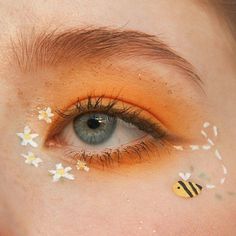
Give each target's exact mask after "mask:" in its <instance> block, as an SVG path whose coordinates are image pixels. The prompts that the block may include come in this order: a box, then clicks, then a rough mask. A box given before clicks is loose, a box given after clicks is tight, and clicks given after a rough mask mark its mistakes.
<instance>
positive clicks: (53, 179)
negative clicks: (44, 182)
mask: <svg viewBox="0 0 236 236" xmlns="http://www.w3.org/2000/svg"><path fill="white" fill-rule="evenodd" d="M60 178H61V176H60V175H57V174H55V175H53V177H52V181H53V182H57V181H58V180H59V179H60Z"/></svg>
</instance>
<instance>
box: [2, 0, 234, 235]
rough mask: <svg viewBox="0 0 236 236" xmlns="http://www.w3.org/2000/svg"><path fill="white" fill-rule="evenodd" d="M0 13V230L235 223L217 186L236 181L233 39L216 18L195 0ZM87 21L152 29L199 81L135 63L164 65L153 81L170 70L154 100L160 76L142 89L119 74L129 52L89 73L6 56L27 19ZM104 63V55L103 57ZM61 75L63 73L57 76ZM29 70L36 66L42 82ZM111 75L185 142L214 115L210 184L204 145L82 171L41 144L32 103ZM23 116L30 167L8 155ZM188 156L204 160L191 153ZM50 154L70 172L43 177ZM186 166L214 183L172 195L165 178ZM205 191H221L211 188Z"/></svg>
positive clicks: (59, 101)
mask: <svg viewBox="0 0 236 236" xmlns="http://www.w3.org/2000/svg"><path fill="white" fill-rule="evenodd" d="M0 16H1V17H0V28H1V34H0V48H1V51H0V60H1V63H0V114H1V116H0V124H1V126H0V133H1V134H2V136H1V139H0V150H1V154H0V166H1V178H0V235H3V236H8V235H9V236H21V235H22V236H23V235H24V236H28V235H29V236H38V235H49V236H50V235H58V236H61V235H70V236H77V235H84V236H87V235H88V236H90V235H114V236H116V235H117V236H118V235H134V236H135V235H234V234H235V233H236V227H235V221H234V220H233V219H235V218H236V201H235V200H236V196H233V195H229V194H228V192H236V189H235V186H236V173H235V164H236V159H235V151H236V147H235V140H236V129H235V123H236V110H235V105H236V104H235V101H236V93H235V91H236V80H235V76H236V66H235V63H236V62H235V51H234V48H235V45H234V41H233V38H232V36H231V35H230V33H229V32H228V31H227V29H226V27H225V25H223V24H221V23H220V22H222V21H221V20H220V19H219V18H217V17H216V15H214V13H213V12H211V11H210V10H209V9H207V8H202V6H201V5H199V4H198V2H197V1H193V2H192V1H187V0H186V1H185V0H184V1H172V0H165V1H164V0H163V1H158V0H147V1H136V0H132V1H123V0H120V1H106V0H104V1H101V0H93V1H87V0H83V1H80V0H78V1H60V4H59V3H58V1H41V0H40V1H27V0H26V1H19V2H18V1H7V2H5V1H1V2H0ZM91 25H92V26H95V27H98V26H106V27H112V28H124V29H132V30H137V31H141V32H145V33H148V34H152V35H161V36H162V38H163V39H164V40H165V42H166V43H167V44H168V45H170V46H171V47H172V48H173V49H174V50H175V51H176V52H178V53H179V54H180V55H181V56H183V57H184V58H185V59H187V60H188V61H189V62H190V63H191V64H192V65H194V67H195V68H196V71H197V73H198V74H199V76H200V77H201V79H202V81H203V82H204V91H205V94H206V95H203V94H201V93H200V92H199V91H197V90H195V89H194V88H192V87H191V85H190V83H187V82H186V83H179V85H178V82H180V79H181V78H180V77H181V75H180V74H178V73H177V72H175V71H173V70H172V69H170V71H168V70H169V68H168V67H167V68H165V69H163V71H162V69H161V66H160V69H157V67H156V66H154V65H152V64H151V63H149V64H148V63H147V67H146V68H148V69H150V70H152V72H153V71H154V74H155V73H157V72H156V70H157V71H158V73H159V77H162V75H165V76H163V77H164V78H163V79H164V80H165V81H168V78H169V79H171V78H173V81H172V80H170V81H168V84H169V85H170V87H171V86H172V85H174V84H177V87H176V90H174V91H177V92H176V93H175V92H174V95H173V97H172V100H170V101H171V103H170V104H168V103H167V102H166V106H164V105H163V104H165V103H161V102H160V101H157V100H158V99H156V100H155V96H154V95H155V94H161V93H162V89H163V90H164V85H163V83H161V82H160V79H156V80H157V83H156V85H155V86H148V84H149V82H145V86H146V87H147V89H146V90H145V89H144V90H140V91H139V89H140V88H139V87H138V85H137V83H136V85H134V84H133V85H132V83H131V82H130V81H132V77H135V76H134V75H133V70H134V67H135V68H136V67H137V70H138V69H139V61H138V59H137V60H136V61H135V59H132V61H131V64H129V63H128V62H127V64H126V62H121V63H120V64H119V68H118V67H116V66H114V68H115V69H114V68H113V70H112V71H109V69H107V67H106V68H103V67H102V66H101V67H100V69H99V70H98V71H97V73H95V75H94V73H93V72H90V69H91V68H92V67H93V66H94V65H85V66H83V67H81V68H80V69H78V68H77V67H76V66H75V67H73V70H74V71H75V73H76V74H77V75H79V76H78V77H76V76H73V75H74V74H73V73H74V72H73V73H72V74H71V69H72V68H70V67H67V68H63V67H61V68H59V69H58V68H57V69H56V70H55V71H54V69H52V70H51V69H50V70H45V71H37V72H36V73H32V72H30V73H22V72H19V71H18V70H17V68H16V69H15V68H14V67H13V66H12V64H14V63H11V62H10V61H9V60H10V59H9V60H8V58H9V56H8V55H9V50H8V47H9V45H8V44H9V39H10V38H12V39H14V38H16V35H17V32H19V31H27V29H29V28H30V27H31V28H32V27H35V28H47V27H49V26H50V27H52V28H53V27H54V28H55V27H62V28H68V27H86V26H91ZM113 62H114V64H115V63H116V61H115V59H114V61H113ZM142 63H143V61H142ZM142 63H141V64H142ZM117 64H118V63H117ZM136 64H137V65H136ZM101 65H103V64H101ZM130 65H132V66H131V68H130ZM145 65H146V64H145ZM120 68H126V70H122V69H120ZM127 68H128V69H127ZM91 71H92V70H91ZM127 71H128V72H127ZM142 73H143V81H147V80H146V79H147V77H148V76H147V75H146V72H144V71H143V70H142ZM42 75H43V76H42ZM152 75H153V73H152ZM63 76H64V77H66V78H67V80H66V81H68V82H66V83H63V82H62V81H61V80H62V79H61V78H62V77H63ZM96 76H97V77H96ZM39 77H43V78H44V81H41V80H39V79H38V78H39ZM121 77H122V78H123V79H120V78H121ZM154 77H155V76H154ZM32 78H33V79H32ZM85 78H86V79H85ZM101 78H102V79H103V80H102V79H101ZM111 78H112V79H113V80H111ZM126 79H127V80H126ZM154 80H155V78H154ZM98 81H100V83H99V82H98ZM104 81H105V82H106V83H105V82H104ZM115 81H119V83H120V84H121V85H122V86H121V87H122V88H123V90H122V91H123V92H122V96H123V97H125V96H126V95H127V94H131V93H133V95H132V94H131V95H129V96H130V99H131V100H132V99H133V101H134V102H135V98H136V96H138V95H139V94H145V93H146V96H144V97H143V98H142V100H143V101H144V103H145V102H146V103H148V101H152V104H154V103H156V104H155V109H156V113H162V114H166V117H167V118H165V119H166V121H167V123H169V126H170V127H171V128H172V131H174V132H176V133H178V134H182V133H184V134H185V136H186V137H188V138H189V139H191V140H194V142H195V143H196V142H197V143H201V142H202V141H201V140H202V137H201V135H200V130H201V128H202V124H203V123H204V122H205V121H210V122H211V123H213V124H216V125H217V127H218V128H219V136H218V139H217V141H216V142H217V147H218V148H219V150H220V151H221V153H222V156H223V161H224V164H225V166H226V167H227V170H228V174H227V178H226V181H225V183H224V184H223V185H220V184H218V182H219V179H220V177H221V176H222V170H221V166H220V165H219V162H218V161H217V160H215V159H214V158H212V156H213V152H212V151H207V152H204V151H199V152H198V154H196V152H191V151H189V152H176V151H173V152H171V154H166V153H165V152H164V151H159V153H160V154H159V157H158V158H155V157H157V156H155V154H153V156H152V157H151V159H150V160H149V161H143V162H140V163H138V164H137V163H133V164H132V163H128V164H124V165H121V166H120V167H116V168H113V169H105V170H97V169H96V168H92V167H91V168H90V170H89V172H83V171H76V169H75V166H74V165H73V164H71V163H68V162H67V161H66V160H65V158H63V157H62V155H61V154H60V152H56V151H55V152H54V151H53V150H50V149H48V148H45V146H44V145H43V144H44V140H45V139H46V135H47V132H48V130H49V126H48V125H47V124H46V123H43V122H39V121H38V120H37V111H38V110H37V107H38V106H40V107H47V106H50V107H52V108H54V107H58V106H61V107H66V106H69V105H70V104H71V102H73V101H74V100H75V99H76V98H77V97H78V95H77V94H76V93H77V91H80V93H81V94H83V91H84V90H85V91H84V94H83V96H84V95H86V94H87V92H88V91H87V90H86V89H88V88H90V87H91V86H94V85H96V91H97V92H105V91H102V89H103V88H104V84H105V85H106V86H107V87H109V86H112V84H113V85H114V83H116V82H115ZM158 81H159V82H158ZM150 83H151V82H150ZM158 83H160V86H159V85H158ZM132 86H133V87H132ZM135 86H136V87H135ZM145 86H143V87H142V88H144V87H145ZM185 86H186V87H185ZM187 87H191V88H190V89H189V88H187ZM35 88H36V89H35ZM133 88H135V89H133ZM134 91H136V93H137V94H135V92H134ZM185 93H186V94H187V95H188V99H190V101H189V103H188V104H189V106H187V105H186V106H184V107H182V108H181V104H180V102H178V103H177V102H176V104H175V105H173V104H174V103H173V101H175V100H178V98H179V97H181V96H182V97H183V96H184V94H185ZM72 94H73V95H74V96H72ZM150 94H151V95H150ZM127 96H128V95H127ZM148 96H151V97H148ZM163 96H164V95H163ZM175 96H176V97H175ZM150 99H152V100H150ZM166 99H167V98H166ZM167 100H168V99H167ZM167 100H166V101H167ZM180 101H181V100H180ZM158 102H159V103H158ZM191 102H192V103H193V105H191ZM171 104H172V105H173V107H177V106H179V107H177V108H178V109H177V110H178V111H179V110H180V111H179V113H176V116H173V115H172V116H171V110H170V109H172V106H171ZM162 105H163V107H162ZM168 107H169V108H168ZM190 108H192V109H193V110H191V109H190ZM168 109H169V110H168ZM173 109H174V108H173ZM181 109H182V112H183V113H181ZM167 110H168V111H167ZM173 113H175V112H173ZM157 115H160V114H157ZM175 117H177V118H178V120H177V121H176V120H175ZM25 125H30V126H31V127H32V128H33V130H34V132H37V133H38V134H39V135H40V137H39V138H38V139H37V141H38V143H39V147H38V148H35V149H31V150H34V152H35V153H36V154H37V155H38V156H40V157H41V158H42V159H43V163H40V164H39V165H40V167H38V168H35V167H33V166H29V165H26V164H25V163H24V159H23V158H21V157H20V154H21V153H26V152H27V151H28V150H26V149H25V147H23V146H21V145H20V140H19V139H18V138H17V136H16V133H19V132H22V131H23V128H24V126H25ZM180 145H181V143H180ZM183 145H184V144H183ZM196 155H199V156H204V157H205V159H204V160H202V159H201V161H199V159H198V158H197V157H196ZM211 160H212V161H211ZM60 162H61V163H63V165H64V166H71V167H72V168H73V174H74V176H75V180H66V181H64V182H59V183H52V177H51V176H50V175H49V174H48V170H51V169H55V164H56V163H60ZM191 167H193V168H194V169H195V170H197V171H198V172H196V171H195V172H194V173H193V176H192V177H193V180H195V181H198V182H201V181H202V182H201V184H205V182H204V181H203V180H201V179H200V178H197V176H196V174H197V173H199V172H201V170H202V171H203V170H204V172H206V173H207V174H208V175H209V176H210V177H211V179H212V182H213V183H214V184H216V185H217V187H216V189H212V190H205V191H202V193H201V195H199V196H197V197H195V198H193V199H182V198H180V197H177V196H176V195H175V194H174V193H173V192H172V185H173V183H175V182H176V181H177V180H179V178H180V177H179V176H178V173H179V172H181V171H185V172H187V171H190V169H191ZM194 174H195V176H194ZM215 194H218V195H220V196H221V197H222V198H221V199H219V198H217V197H216V196H215ZM218 195H217V196H218Z"/></svg>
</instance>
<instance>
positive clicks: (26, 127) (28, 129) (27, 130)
mask: <svg viewBox="0 0 236 236" xmlns="http://www.w3.org/2000/svg"><path fill="white" fill-rule="evenodd" d="M30 131H31V129H30V127H29V126H25V128H24V134H29V133H30Z"/></svg>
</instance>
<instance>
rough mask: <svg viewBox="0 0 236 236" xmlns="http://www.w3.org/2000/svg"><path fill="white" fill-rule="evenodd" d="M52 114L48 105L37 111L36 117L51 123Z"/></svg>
mask: <svg viewBox="0 0 236 236" xmlns="http://www.w3.org/2000/svg"><path fill="white" fill-rule="evenodd" d="M53 116H54V114H53V113H52V109H51V108H50V107H47V108H44V109H43V110H41V111H39V115H38V119H39V120H45V121H46V122H47V123H51V122H52V119H51V117H53Z"/></svg>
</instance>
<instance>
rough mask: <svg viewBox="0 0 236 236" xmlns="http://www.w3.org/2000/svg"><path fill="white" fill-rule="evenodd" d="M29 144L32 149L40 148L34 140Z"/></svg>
mask: <svg viewBox="0 0 236 236" xmlns="http://www.w3.org/2000/svg"><path fill="white" fill-rule="evenodd" d="M28 143H29V144H30V145H31V146H32V147H38V144H37V143H36V142H35V141H33V140H30V141H28Z"/></svg>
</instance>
